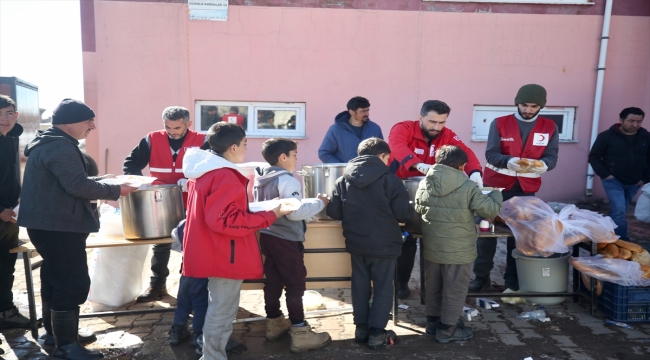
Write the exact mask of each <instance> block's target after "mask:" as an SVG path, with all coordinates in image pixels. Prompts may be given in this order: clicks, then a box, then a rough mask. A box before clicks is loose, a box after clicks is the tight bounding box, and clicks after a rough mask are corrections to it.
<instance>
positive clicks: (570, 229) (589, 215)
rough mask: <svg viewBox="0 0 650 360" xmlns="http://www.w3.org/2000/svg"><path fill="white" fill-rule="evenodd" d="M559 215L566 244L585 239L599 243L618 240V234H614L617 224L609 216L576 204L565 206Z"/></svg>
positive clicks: (569, 244)
mask: <svg viewBox="0 0 650 360" xmlns="http://www.w3.org/2000/svg"><path fill="white" fill-rule="evenodd" d="M559 216H560V221H561V222H562V225H563V235H564V245H566V246H571V245H574V244H577V243H579V242H581V241H585V240H591V241H593V242H597V243H613V242H615V241H616V240H618V236H617V235H616V234H614V229H615V228H616V224H615V223H614V221H613V220H612V218H610V217H609V216H603V215H601V214H599V213H597V212H593V211H589V210H584V209H578V208H577V207H576V206H575V205H569V206H566V207H564V208H563V209H562V210H561V211H560V215H559Z"/></svg>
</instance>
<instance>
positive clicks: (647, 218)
mask: <svg viewBox="0 0 650 360" xmlns="http://www.w3.org/2000/svg"><path fill="white" fill-rule="evenodd" d="M634 217H636V219H637V220H639V221H643V222H647V223H650V183H648V184H645V185H643V188H641V195H640V196H639V200H637V202H636V208H635V209H634Z"/></svg>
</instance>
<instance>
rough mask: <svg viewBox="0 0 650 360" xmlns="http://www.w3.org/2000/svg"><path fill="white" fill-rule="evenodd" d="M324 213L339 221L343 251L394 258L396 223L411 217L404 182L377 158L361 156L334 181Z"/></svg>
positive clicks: (399, 248) (397, 246)
mask: <svg viewBox="0 0 650 360" xmlns="http://www.w3.org/2000/svg"><path fill="white" fill-rule="evenodd" d="M327 215H328V216H329V217H331V218H333V219H336V220H342V222H343V236H344V237H345V247H346V250H347V251H348V252H349V253H350V254H352V255H358V256H367V257H398V256H399V255H400V254H401V252H402V232H401V230H400V228H399V223H400V222H406V221H408V220H411V219H412V218H413V217H414V216H415V210H414V209H413V206H412V205H411V204H409V195H408V192H407V191H406V188H405V187H404V183H403V182H402V180H400V179H399V178H398V177H397V176H395V175H394V174H391V172H390V170H389V168H388V166H386V165H385V164H384V163H383V162H382V161H381V160H380V159H379V158H378V157H376V156H370V155H364V156H359V157H356V158H354V159H352V160H350V162H349V163H348V166H347V167H346V168H345V172H344V173H343V176H341V177H340V178H339V179H338V180H336V187H335V189H334V192H333V193H332V199H331V201H330V203H329V204H328V205H327Z"/></svg>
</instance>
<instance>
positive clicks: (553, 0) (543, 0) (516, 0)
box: [422, 0, 595, 5]
mask: <svg viewBox="0 0 650 360" xmlns="http://www.w3.org/2000/svg"><path fill="white" fill-rule="evenodd" d="M422 1H429V2H436V1H444V2H466V3H470V2H474V3H504V4H555V5H594V4H595V2H594V0H422Z"/></svg>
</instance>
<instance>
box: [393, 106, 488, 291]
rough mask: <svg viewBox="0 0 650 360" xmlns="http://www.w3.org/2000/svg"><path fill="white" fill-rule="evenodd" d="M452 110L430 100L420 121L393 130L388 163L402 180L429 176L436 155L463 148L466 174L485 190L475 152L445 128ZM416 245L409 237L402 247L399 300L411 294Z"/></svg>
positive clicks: (407, 123) (398, 289) (413, 121)
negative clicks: (448, 147) (443, 150)
mask: <svg viewBox="0 0 650 360" xmlns="http://www.w3.org/2000/svg"><path fill="white" fill-rule="evenodd" d="M450 112H451V109H450V108H449V106H448V105H447V104H446V103H444V102H443V101H440V100H428V101H425V102H424V104H422V109H420V115H419V116H418V119H419V120H406V121H402V122H399V123H397V124H395V125H394V126H393V128H392V129H391V130H390V133H389V135H388V143H389V144H390V149H391V154H390V155H391V156H390V159H389V160H388V161H389V162H388V163H389V164H390V167H391V170H392V171H394V172H395V174H396V175H397V177H399V178H400V179H406V178H409V177H414V176H422V175H423V174H425V175H426V173H427V171H428V170H429V168H430V167H431V165H433V164H434V163H435V162H436V159H435V152H436V150H437V149H439V148H440V147H442V146H444V145H455V146H458V147H460V148H462V149H463V150H464V151H465V152H466V153H467V156H468V158H469V162H468V163H467V165H466V166H465V173H466V174H467V176H468V177H469V178H470V180H472V181H474V182H475V183H476V184H477V185H478V186H483V180H482V179H481V163H479V161H478V159H477V158H476V155H475V154H474V152H473V151H472V150H471V149H470V148H468V147H467V146H466V145H465V144H464V143H463V141H462V140H461V139H460V138H459V137H458V135H456V133H454V132H453V131H452V130H451V129H449V128H447V127H445V125H446V123H447V117H448V116H449V113H450ZM416 251H417V244H416V242H415V239H414V238H413V237H412V236H410V235H409V236H407V237H406V241H404V244H403V246H402V255H400V256H399V257H398V258H397V297H398V298H400V299H406V298H408V297H409V295H410V294H411V290H409V288H408V282H409V279H410V278H411V271H412V270H413V263H414V262H415V253H416Z"/></svg>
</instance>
